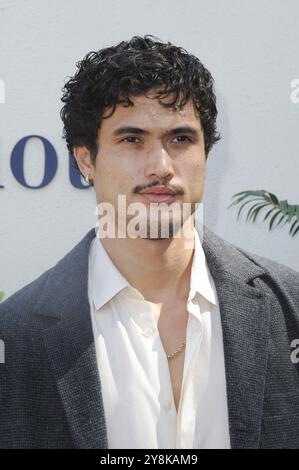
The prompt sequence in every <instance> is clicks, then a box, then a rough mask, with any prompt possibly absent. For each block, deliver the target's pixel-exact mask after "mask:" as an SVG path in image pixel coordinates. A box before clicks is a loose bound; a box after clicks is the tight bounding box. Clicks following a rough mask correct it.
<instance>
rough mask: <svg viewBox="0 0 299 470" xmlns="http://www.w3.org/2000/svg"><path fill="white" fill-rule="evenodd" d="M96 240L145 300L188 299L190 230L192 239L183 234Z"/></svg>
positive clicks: (191, 248)
mask: <svg viewBox="0 0 299 470" xmlns="http://www.w3.org/2000/svg"><path fill="white" fill-rule="evenodd" d="M189 223H190V221H189ZM193 228H194V222H193ZM182 235H184V232H183V231H182ZM99 242H100V243H102V244H103V246H104V248H105V250H106V251H107V253H108V255H109V256H110V258H111V260H112V261H113V263H114V264H115V266H116V267H117V269H118V270H119V271H120V272H121V274H122V275H123V276H124V277H125V278H126V279H127V280H128V281H129V283H130V284H131V285H132V286H133V287H135V288H136V289H137V290H138V291H139V292H140V293H141V294H142V295H143V296H144V298H145V299H146V300H147V301H149V302H154V303H164V302H168V303H169V301H171V302H173V301H185V300H186V299H187V297H188V294H189V286H190V276H191V266H192V258H193V253H194V234H193V233H192V239H190V238H186V237H185V236H182V237H181V238H167V239H154V240H151V239H145V238H135V239H132V238H102V239H101V240H99Z"/></svg>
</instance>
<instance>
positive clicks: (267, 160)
mask: <svg viewBox="0 0 299 470" xmlns="http://www.w3.org/2000/svg"><path fill="white" fill-rule="evenodd" d="M147 33H148V34H153V35H156V36H158V37H159V38H161V39H162V40H169V41H171V42H173V43H174V44H176V45H179V46H182V47H184V48H185V49H187V50H188V51H190V52H192V53H193V54H195V55H197V56H198V57H199V58H200V60H202V62H203V63H204V64H205V65H206V66H207V67H208V68H209V70H210V71H211V73H212V74H213V76H214V79H215V84H216V93H217V97H218V106H219V118H218V128H219V131H220V132H221V135H222V140H221V142H219V143H218V144H217V145H216V146H215V147H214V149H213V151H212V152H211V154H210V155H209V158H208V164H207V176H206V187H205V196H204V223H205V224H206V225H207V226H208V227H209V228H211V229H212V230H214V231H215V232H216V233H218V234H219V235H221V236H222V237H224V238H225V239H227V240H228V241H230V242H232V243H234V244H236V245H238V246H240V247H242V248H244V249H247V250H249V251H252V252H255V253H257V254H260V255H263V256H266V257H269V258H272V259H274V260H276V261H279V262H281V263H283V264H286V265H288V266H290V267H292V268H294V269H296V270H299V250H298V247H299V236H297V237H295V238H291V237H290V236H289V235H288V230H287V228H286V227H285V228H284V229H279V228H278V229H277V230H275V231H274V232H273V233H269V232H268V228H267V226H266V225H264V224H263V223H257V224H255V225H251V224H248V223H245V221H244V219H242V221H241V222H237V220H236V214H237V210H236V209H235V210H233V209H229V210H228V209H227V206H228V205H229V204H230V202H231V197H232V195H233V194H234V193H236V192H238V191H242V190H246V189H266V190H268V191H271V192H274V193H276V194H277V196H278V197H279V198H280V199H287V200H288V201H289V202H290V203H294V204H295V203H299V194H298V192H299V191H298V176H299V163H298V154H299V132H298V118H299V92H298V93H297V92H296V89H295V90H294V89H292V83H293V86H294V84H295V85H296V83H297V82H296V79H297V81H298V79H299V53H298V52H299V2H298V1H297V0H288V1H287V2H283V1H282V0H242V1H240V0H209V1H203V0H185V1H184V2H182V1H179V0H160V1H159V2H155V1H154V2H153V0H150V1H147V0H126V1H125V0H122V1H120V0H84V1H82V0H63V1H61V0H60V1H58V0H4V1H3V0H2V1H1V0H0V185H3V186H4V188H0V216H1V220H0V290H4V291H5V294H6V297H7V296H8V295H10V294H12V293H13V292H15V291H16V290H18V289H19V288H20V287H22V286H23V285H25V284H26V283H28V282H30V281H31V280H33V279H35V278H36V277H37V276H38V275H39V274H41V273H42V272H43V271H45V270H46V269H48V268H49V267H51V266H53V265H54V264H55V263H56V262H57V261H58V260H59V259H60V258H61V257H62V256H63V255H64V254H66V252H67V251H69V250H70V249H71V248H72V247H73V246H74V245H75V244H76V243H77V242H78V241H79V240H80V239H81V238H82V237H83V235H84V234H85V233H86V232H87V231H88V230H89V229H90V228H92V227H93V226H94V225H95V215H94V208H95V196H94V192H93V189H92V188H89V189H83V190H80V189H76V188H74V187H73V186H72V185H71V183H70V180H69V169H68V165H69V162H68V154H67V150H66V146H65V142H64V141H63V140H62V138H61V135H62V123H61V121H60V117H59V111H60V108H61V102H60V97H61V88H62V86H63V84H64V82H65V80H66V77H68V76H70V75H73V74H74V72H75V70H76V68H75V63H76V62H77V61H78V60H80V59H82V58H83V56H84V55H85V54H86V53H87V52H89V51H91V50H98V49H101V48H102V47H107V46H109V45H112V44H115V43H117V42H119V41H121V40H124V39H129V38H130V37H132V36H133V35H137V34H138V35H142V36H143V35H144V34H147ZM4 88H5V89H4ZM298 90H299V87H298ZM292 92H293V95H291V94H292ZM296 93H297V94H296ZM297 98H298V99H297ZM32 134H37V135H41V136H43V137H45V138H47V139H48V140H49V141H50V142H51V143H52V145H53V146H54V148H55V150H56V152H57V155H58V169H57V173H56V175H55V177H54V178H53V180H52V181H51V183H50V184H48V185H47V186H46V187H44V188H41V189H29V188H26V187H23V186H22V185H21V184H20V183H19V182H18V181H17V180H16V179H15V177H14V175H13V174H12V171H11V167H10V156H11V152H12V149H13V147H14V146H15V144H16V143H17V142H18V141H19V140H20V139H21V138H23V137H24V136H27V135H32ZM43 169H44V159H43V147H42V144H41V142H39V141H38V140H31V141H30V142H29V144H28V145H27V147H26V152H25V178H26V180H27V182H28V184H31V185H38V184H39V183H40V182H41V179H42V176H43Z"/></svg>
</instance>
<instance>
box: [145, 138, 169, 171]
mask: <svg viewBox="0 0 299 470" xmlns="http://www.w3.org/2000/svg"><path fill="white" fill-rule="evenodd" d="M173 175H174V167H173V161H172V159H171V158H170V156H169V154H168V152H167V150H166V149H165V148H164V147H163V146H162V145H160V144H159V145H157V146H156V147H155V148H153V149H151V150H150V151H149V152H148V155H147V159H146V163H145V168H144V176H145V177H146V178H153V177H156V178H159V179H160V178H161V179H162V178H168V179H171V178H172V177H173Z"/></svg>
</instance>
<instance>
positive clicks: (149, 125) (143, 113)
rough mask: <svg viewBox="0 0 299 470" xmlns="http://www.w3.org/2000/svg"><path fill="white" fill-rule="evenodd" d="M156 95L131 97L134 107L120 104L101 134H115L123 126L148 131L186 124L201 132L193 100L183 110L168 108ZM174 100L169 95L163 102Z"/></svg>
mask: <svg viewBox="0 0 299 470" xmlns="http://www.w3.org/2000/svg"><path fill="white" fill-rule="evenodd" d="M154 95H155V93H154V92H153V91H151V92H148V93H147V94H146V95H140V96H133V97H130V100H131V101H132V102H133V103H134V105H133V106H127V107H125V106H124V105H123V104H118V105H117V106H116V108H115V111H114V113H113V114H112V115H111V116H110V117H108V118H106V119H103V120H102V122H101V132H108V133H110V132H113V130H114V129H115V128H116V126H117V127H118V126H121V125H130V126H136V127H137V126H138V127H143V128H146V129H148V130H151V129H152V130H154V129H155V128H159V129H160V130H161V129H165V130H166V129H169V128H171V127H176V126H179V125H182V124H184V126H186V125H190V126H192V127H195V128H197V129H198V130H201V123H200V117H199V115H198V112H197V110H196V108H195V105H194V103H193V100H192V99H190V100H189V101H188V102H187V103H186V104H185V106H184V107H183V108H182V109H178V108H173V107H169V108H167V107H165V106H163V105H161V104H160V103H159V101H158V99H156V98H154ZM172 100H173V95H169V96H167V97H165V98H163V99H162V100H161V101H162V102H164V103H167V102H171V101H172ZM111 110H112V108H107V110H105V114H104V116H105V115H109V114H110V112H111Z"/></svg>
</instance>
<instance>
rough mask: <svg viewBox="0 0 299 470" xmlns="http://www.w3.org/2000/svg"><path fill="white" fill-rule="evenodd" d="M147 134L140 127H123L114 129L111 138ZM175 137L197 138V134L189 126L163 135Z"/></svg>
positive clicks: (165, 132)
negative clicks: (190, 136)
mask: <svg viewBox="0 0 299 470" xmlns="http://www.w3.org/2000/svg"><path fill="white" fill-rule="evenodd" d="M130 133H131V134H139V135H140V134H149V131H147V130H145V129H141V128H140V127H132V126H124V127H119V128H118V129H115V130H114V131H113V133H112V135H113V136H119V135H123V134H130ZM167 134H168V135H176V134H191V135H193V136H194V137H198V136H199V132H198V130H197V129H195V128H194V127H190V126H183V127H176V128H174V129H170V130H168V131H164V132H163V135H167Z"/></svg>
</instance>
